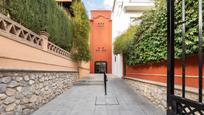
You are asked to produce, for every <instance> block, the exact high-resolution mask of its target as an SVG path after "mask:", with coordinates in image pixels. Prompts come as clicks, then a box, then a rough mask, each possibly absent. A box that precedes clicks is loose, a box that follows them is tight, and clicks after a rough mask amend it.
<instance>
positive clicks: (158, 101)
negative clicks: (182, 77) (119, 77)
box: [126, 78, 204, 110]
mask: <svg viewBox="0 0 204 115" xmlns="http://www.w3.org/2000/svg"><path fill="white" fill-rule="evenodd" d="M126 83H127V84H128V85H129V86H130V87H131V88H132V89H133V90H134V91H135V92H136V93H138V94H140V95H143V96H145V97H146V98H148V100H150V101H151V102H152V103H153V104H154V105H155V106H156V107H159V108H161V109H163V110H166V103H167V99H166V98H167V88H166V84H165V83H159V82H153V81H148V80H142V79H137V78H126ZM197 92H198V90H197V89H196V88H190V87H186V98H188V99H191V100H195V101H197V100H198V93H197ZM181 93H182V92H181V86H178V85H177V86H175V95H178V96H181ZM203 98H204V95H203Z"/></svg>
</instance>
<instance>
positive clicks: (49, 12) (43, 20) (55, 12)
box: [4, 0, 73, 51]
mask: <svg viewBox="0 0 204 115" xmlns="http://www.w3.org/2000/svg"><path fill="white" fill-rule="evenodd" d="M6 1H7V3H6V4H4V8H5V9H7V10H8V11H9V14H10V16H11V18H12V19H13V20H15V21H17V22H19V23H21V24H22V25H24V26H25V27H27V28H29V29H31V30H32V31H34V32H36V33H39V32H40V31H46V32H48V33H49V34H50V37H49V41H51V42H53V43H55V44H56V45H58V46H60V47H62V48H63V49H66V50H68V51H70V50H71V47H72V38H73V36H72V35H73V24H72V20H71V18H70V16H68V15H67V13H66V12H65V10H64V9H63V8H62V7H60V6H59V5H57V3H56V1H55V0H6Z"/></svg>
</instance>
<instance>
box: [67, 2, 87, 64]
mask: <svg viewBox="0 0 204 115" xmlns="http://www.w3.org/2000/svg"><path fill="white" fill-rule="evenodd" d="M71 8H72V11H73V12H74V18H73V22H74V26H75V28H74V35H73V37H74V39H73V47H72V50H71V53H72V58H73V59H74V60H77V61H89V60H90V58H91V56H90V52H89V44H88V43H89V31H90V25H89V19H88V16H87V14H86V11H85V8H84V5H83V3H82V2H81V0H75V1H74V2H73V3H72V6H71Z"/></svg>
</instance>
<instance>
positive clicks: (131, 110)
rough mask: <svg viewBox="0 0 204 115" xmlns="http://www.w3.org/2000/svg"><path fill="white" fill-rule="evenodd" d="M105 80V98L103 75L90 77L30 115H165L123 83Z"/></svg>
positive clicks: (116, 79) (118, 79)
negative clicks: (106, 93) (105, 93)
mask: <svg viewBox="0 0 204 115" xmlns="http://www.w3.org/2000/svg"><path fill="white" fill-rule="evenodd" d="M108 77H109V80H108V85H107V87H108V95H107V96H105V95H104V86H103V75H99V74H98V75H94V77H93V75H92V77H91V78H87V79H84V80H82V82H78V83H76V84H75V85H74V87H72V88H71V89H69V90H67V91H65V92H64V93H63V94H61V95H59V96H58V97H56V98H55V99H54V100H52V101H51V102H49V103H48V104H46V105H44V106H42V107H41V108H40V109H39V110H37V111H36V112H34V113H33V114H32V115H165V112H164V111H162V110H160V109H159V108H157V107H155V106H154V105H153V104H151V103H150V102H149V101H148V100H147V99H146V98H144V97H143V96H140V95H139V94H136V93H135V92H134V91H133V90H132V89H131V88H129V86H128V85H127V84H126V83H125V82H124V81H123V80H121V79H120V78H116V77H114V76H111V75H108Z"/></svg>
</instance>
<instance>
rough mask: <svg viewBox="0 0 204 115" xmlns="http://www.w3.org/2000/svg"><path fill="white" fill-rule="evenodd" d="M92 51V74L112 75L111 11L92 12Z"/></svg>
mask: <svg viewBox="0 0 204 115" xmlns="http://www.w3.org/2000/svg"><path fill="white" fill-rule="evenodd" d="M90 51H91V55H92V59H91V61H90V72H91V73H102V72H107V73H112V20H111V11H109V10H93V11H92V12H91V33H90Z"/></svg>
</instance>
